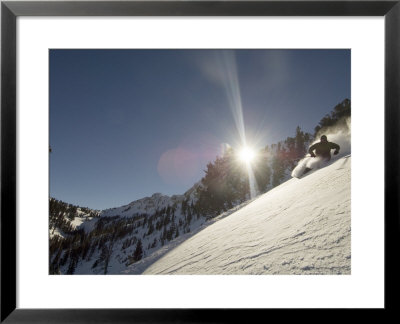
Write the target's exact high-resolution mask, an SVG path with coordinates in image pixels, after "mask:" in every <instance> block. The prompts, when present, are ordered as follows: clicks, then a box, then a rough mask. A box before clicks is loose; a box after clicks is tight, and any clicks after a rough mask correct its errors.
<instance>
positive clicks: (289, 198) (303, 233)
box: [127, 156, 351, 275]
mask: <svg viewBox="0 0 400 324" xmlns="http://www.w3.org/2000/svg"><path fill="white" fill-rule="evenodd" d="M350 166H351V156H346V157H343V158H341V159H339V160H337V161H335V162H332V163H331V164H330V165H328V166H327V167H325V168H323V169H320V170H317V171H315V172H314V173H312V174H310V175H308V176H307V177H304V178H303V179H291V180H289V181H287V182H285V183H283V184H282V185H280V186H278V187H276V188H274V189H273V190H271V191H269V192H267V193H265V194H264V195H262V196H260V197H259V198H258V199H256V200H254V201H253V202H251V203H250V204H248V205H247V206H245V207H243V208H242V209H240V210H238V211H237V212H235V213H233V214H232V215H230V216H229V217H226V218H224V219H222V220H220V221H218V222H216V223H214V224H212V225H210V226H208V227H207V228H205V229H204V230H202V231H201V232H199V233H197V234H196V235H194V236H193V237H191V238H189V239H188V240H186V241H184V242H183V243H182V244H180V245H178V246H177V247H176V248H175V249H173V250H172V251H170V252H169V253H167V254H166V255H165V256H163V257H162V258H160V259H159V260H158V261H156V262H155V263H154V264H152V265H151V266H150V267H149V268H147V269H146V270H145V271H144V274H196V275H201V274H235V275H237V274H246V275H261V274H350V273H351V218H350V211H351V190H350V189H351V185H350V183H351V168H350ZM127 272H129V271H127Z"/></svg>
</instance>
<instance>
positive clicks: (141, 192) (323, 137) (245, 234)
mask: <svg viewBox="0 0 400 324" xmlns="http://www.w3.org/2000/svg"><path fill="white" fill-rule="evenodd" d="M48 55H49V84H48V86H49V125H48V127H49V153H48V159H49V215H48V217H49V218H48V230H49V231H48V235H49V236H48V239H49V245H48V247H49V251H48V260H49V262H48V273H49V274H50V275H351V274H352V271H351V270H352V268H351V260H352V253H351V252H352V251H351V236H352V235H351V49H349V48H343V49H338V48H335V49H325V48H324V49H275V48H274V49H268V48H266V49H260V48H257V49H251V48H249V49H234V48H233V49H215V48H210V49H118V48H116V49H100V48H99V49H67V48H65V49H63V48H50V49H49V50H48ZM46 145H47V144H46ZM45 150H47V146H46V147H45ZM44 216H45V215H44Z"/></svg>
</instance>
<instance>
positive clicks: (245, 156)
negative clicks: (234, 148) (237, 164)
mask: <svg viewBox="0 0 400 324" xmlns="http://www.w3.org/2000/svg"><path fill="white" fill-rule="evenodd" d="M255 155H256V154H255V152H254V150H253V149H252V148H250V147H248V146H245V147H243V148H242V149H241V150H240V152H239V158H240V160H242V161H243V162H246V163H250V162H251V161H253V159H254V157H255Z"/></svg>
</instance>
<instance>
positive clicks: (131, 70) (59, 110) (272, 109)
mask: <svg viewBox="0 0 400 324" xmlns="http://www.w3.org/2000/svg"><path fill="white" fill-rule="evenodd" d="M232 53H233V54H234V56H235V57H236V67H237V76H238V80H239V84H240V95H241V101H242V107H243V108H242V109H243V117H244V124H245V129H246V138H247V142H248V144H251V145H253V146H255V147H257V148H261V147H263V146H265V145H267V144H272V143H275V142H277V141H280V140H283V139H285V138H286V137H287V136H293V135H294V132H295V128H296V126H298V125H299V126H300V127H301V128H302V129H303V130H305V131H309V132H311V133H312V132H313V129H314V127H315V126H316V125H317V124H318V122H319V120H320V119H321V118H322V117H323V116H324V115H325V114H327V113H329V112H330V111H331V110H332V109H333V107H334V106H335V105H336V104H338V103H339V102H341V101H342V100H343V99H345V98H350V50H238V51H232ZM220 54H221V51H216V50H51V51H50V144H51V146H52V150H53V152H52V154H51V155H50V195H51V196H52V197H55V198H57V199H61V200H63V201H66V202H69V203H73V204H78V205H80V206H88V207H91V208H96V209H103V208H110V207H116V206H120V205H123V204H127V203H129V202H131V201H133V200H136V199H140V198H143V197H145V196H150V195H152V194H153V193H155V192H161V193H163V194H168V195H172V194H182V193H184V192H185V191H186V190H187V189H189V188H190V187H191V186H192V185H193V184H194V183H195V182H197V181H199V180H200V179H201V177H202V176H203V175H204V171H203V170H204V169H205V168H206V164H207V162H209V161H213V160H214V159H215V157H216V155H218V154H220V153H221V150H222V148H223V146H224V145H226V144H229V145H231V146H233V147H237V146H238V144H239V143H240V141H239V137H238V132H237V130H236V127H235V122H234V118H233V115H232V112H231V109H230V107H229V101H228V99H227V95H226V92H225V87H224V82H225V79H224V74H223V73H221V71H223V69H222V68H221V61H220V58H219V56H220ZM221 69H222V70H221ZM225 83H226V82H225Z"/></svg>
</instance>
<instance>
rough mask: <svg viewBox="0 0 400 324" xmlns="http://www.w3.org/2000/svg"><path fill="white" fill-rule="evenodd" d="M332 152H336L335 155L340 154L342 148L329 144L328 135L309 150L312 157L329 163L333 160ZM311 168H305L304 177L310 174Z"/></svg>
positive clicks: (322, 137)
mask: <svg viewBox="0 0 400 324" xmlns="http://www.w3.org/2000/svg"><path fill="white" fill-rule="evenodd" d="M331 150H335V152H333V154H335V155H336V154H338V153H339V150H340V146H339V145H338V144H336V143H333V142H328V138H327V137H326V135H322V136H321V141H320V142H318V143H315V144H314V145H311V146H310V148H309V149H308V153H310V155H311V157H313V158H315V157H318V158H321V159H322V160H325V161H329V160H330V159H331ZM314 151H315V154H314ZM311 170H312V169H311V168H308V167H307V168H305V170H304V172H303V175H304V174H306V173H307V172H310V171H311Z"/></svg>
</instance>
